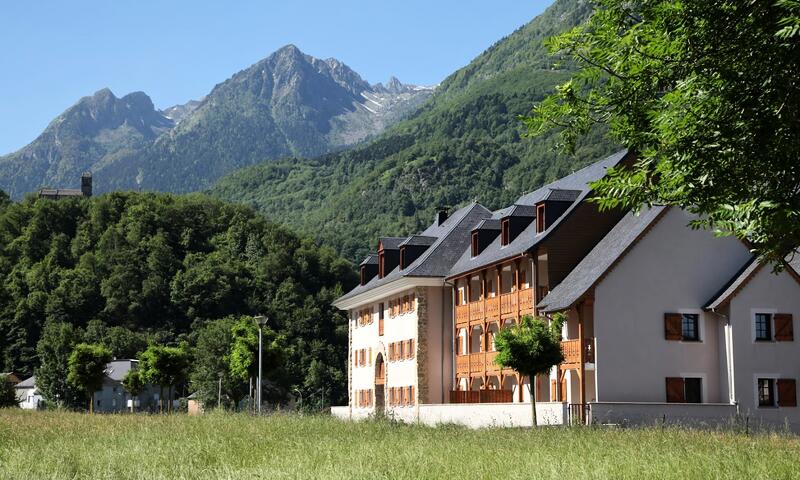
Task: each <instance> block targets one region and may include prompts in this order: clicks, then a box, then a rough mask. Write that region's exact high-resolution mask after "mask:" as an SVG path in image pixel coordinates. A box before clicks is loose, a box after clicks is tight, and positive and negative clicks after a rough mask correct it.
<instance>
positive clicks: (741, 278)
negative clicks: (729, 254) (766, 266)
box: [703, 257, 761, 310]
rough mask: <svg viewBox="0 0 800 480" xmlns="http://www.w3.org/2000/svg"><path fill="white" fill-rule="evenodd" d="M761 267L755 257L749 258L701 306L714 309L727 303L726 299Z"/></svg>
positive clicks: (734, 293)
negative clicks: (704, 304)
mask: <svg viewBox="0 0 800 480" xmlns="http://www.w3.org/2000/svg"><path fill="white" fill-rule="evenodd" d="M760 269H761V263H759V262H758V261H757V260H756V257H752V258H750V260H748V261H747V262H746V263H745V264H744V265H743V266H742V268H740V269H739V271H738V272H736V274H735V275H734V276H733V277H732V278H731V279H730V280H728V283H726V284H725V285H723V286H722V288H721V289H720V290H719V291H718V292H717V293H716V294H714V296H713V297H711V299H710V300H709V301H708V302H706V306H705V307H703V308H704V309H706V310H715V309H717V308H719V307H721V306H722V305H724V304H726V303H728V301H729V300H730V299H731V298H732V297H733V296H734V295H736V293H737V292H738V291H739V290H741V289H742V287H744V286H745V285H746V284H747V282H749V281H750V279H751V278H753V275H755V274H756V272H758V271H759V270H760Z"/></svg>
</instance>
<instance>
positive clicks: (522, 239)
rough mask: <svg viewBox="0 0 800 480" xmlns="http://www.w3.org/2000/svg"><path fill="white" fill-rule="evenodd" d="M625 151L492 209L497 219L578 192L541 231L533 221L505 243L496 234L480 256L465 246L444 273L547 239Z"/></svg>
mask: <svg viewBox="0 0 800 480" xmlns="http://www.w3.org/2000/svg"><path fill="white" fill-rule="evenodd" d="M627 153H628V151H627V150H622V151H619V152H617V153H615V154H613V155H611V156H609V157H607V158H604V159H603V160H600V161H598V162H595V163H593V164H591V165H589V166H587V167H584V168H582V169H580V170H578V171H577V172H574V173H572V174H570V175H567V176H566V177H564V178H561V179H558V180H556V181H554V182H551V183H548V184H547V185H544V186H542V187H541V188H539V189H537V190H535V191H533V192H530V193H527V194H525V195H522V196H521V197H519V198H518V199H517V201H516V202H515V203H514V205H511V206H510V207H506V208H503V209H500V210H497V211H495V212H494V213H493V214H492V218H493V219H500V218H503V217H505V216H506V215H508V214H509V213H510V212H513V211H515V209H517V208H519V207H520V206H523V205H528V206H531V207H530V208H535V207H533V206H535V205H536V204H537V203H539V202H541V201H544V200H548V199H550V198H549V197H551V196H554V197H558V198H571V197H573V196H575V194H574V193H569V192H576V191H577V192H579V194H578V196H577V197H575V201H574V202H573V204H572V205H570V207H569V208H568V209H567V210H566V211H565V212H564V213H563V214H562V215H561V216H560V217H559V218H558V219H557V220H556V221H554V222H553V223H552V224H551V225H550V226H549V227H548V228H547V230H545V231H544V232H542V233H540V234H538V235H537V234H536V222H531V224H530V225H528V227H527V228H525V230H523V231H522V232H521V233H520V234H519V235H517V237H516V238H515V239H514V240H513V241H512V242H511V243H509V244H508V245H505V246H503V245H501V240H502V239H501V238H500V237H499V236H498V237H497V238H495V239H494V241H493V242H492V243H490V244H489V245H488V246H487V247H486V248H485V249H484V250H483V251H482V252H481V253H480V254H479V255H477V256H475V257H473V256H472V252H471V251H470V249H466V248H465V249H464V250H463V251H462V252H459V257H460V258H459V260H458V261H457V262H456V263H455V265H453V268H451V269H450V273H448V275H447V276H448V277H455V276H458V275H461V274H463V273H467V272H469V271H472V270H476V269H480V268H483V267H485V266H487V265H491V264H493V263H497V262H500V261H502V260H506V259H509V258H513V257H516V256H519V255H522V254H523V253H525V252H526V251H528V250H530V249H531V248H532V247H534V246H535V245H536V244H537V243H539V242H541V241H542V240H544V239H545V238H547V236H548V235H549V234H550V232H552V231H554V230H555V229H556V228H558V226H559V225H560V224H561V222H563V221H564V219H565V218H567V217H568V216H569V215H570V213H571V212H572V211H573V210H574V209H575V208H576V206H577V205H579V204H580V202H582V201H583V200H584V199H585V198H586V197H587V196H588V195H589V193H590V192H591V189H590V188H589V184H590V183H591V182H594V181H595V180H599V179H601V178H603V177H604V176H605V174H606V170H608V169H609V168H610V167H613V166H615V165H617V164H618V163H619V162H620V161H622V159H623V158H625V156H626V155H627ZM564 192H567V193H564Z"/></svg>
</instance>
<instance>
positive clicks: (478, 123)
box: [212, 0, 615, 260]
mask: <svg viewBox="0 0 800 480" xmlns="http://www.w3.org/2000/svg"><path fill="white" fill-rule="evenodd" d="M590 12H591V5H590V4H588V3H586V2H584V1H581V0H559V1H557V2H556V3H555V4H554V5H552V6H551V7H550V8H549V9H548V10H547V11H545V12H544V13H543V14H542V15H540V16H538V17H537V18H535V19H534V20H533V21H531V22H530V23H528V24H526V25H525V26H523V27H522V28H520V29H518V30H517V31H516V32H514V33H513V34H511V35H510V36H508V37H507V38H505V39H503V40H501V41H499V42H498V43H497V44H495V45H494V46H492V47H491V48H489V49H488V50H487V51H486V52H484V53H483V54H481V55H480V56H479V57H477V58H476V59H475V60H474V61H473V62H471V63H470V64H469V65H468V66H466V67H464V68H463V69H461V70H459V71H457V72H455V73H454V74H452V75H451V76H450V77H448V78H447V79H446V80H445V81H444V82H443V83H442V85H441V86H440V87H439V88H438V89H437V91H436V93H434V95H433V97H432V98H431V99H430V100H429V101H428V102H427V103H426V104H425V106H423V107H422V109H421V110H420V111H418V112H417V113H416V114H415V116H414V117H413V118H411V119H409V120H407V121H405V122H401V123H400V124H398V125H396V126H395V127H394V128H392V129H390V130H389V131H388V132H387V133H385V134H383V135H382V136H380V137H379V138H378V139H376V140H375V141H372V142H370V143H369V144H367V145H366V146H363V147H359V148H356V149H353V150H350V151H345V152H341V153H337V154H331V155H327V156H324V157H321V158H318V159H313V160H306V159H297V158H294V159H289V160H285V161H282V162H269V163H263V164H260V165H258V166H255V167H250V168H246V169H243V170H240V171H238V172H235V173H234V174H232V175H229V176H228V177H226V178H223V179H222V180H221V181H220V182H219V183H218V184H217V185H216V186H215V187H214V188H213V189H212V193H213V194H214V195H216V196H219V197H222V198H225V199H228V200H233V201H238V202H244V203H246V204H249V205H252V206H254V207H256V208H258V209H260V210H261V211H263V212H264V213H265V214H266V215H267V216H268V217H270V218H272V219H274V220H275V221H278V222H283V223H287V224H289V225H292V226H294V227H296V228H298V229H299V230H301V231H303V232H305V233H308V234H312V235H315V236H316V237H317V238H318V239H319V240H321V241H323V242H324V243H326V244H328V245H333V246H335V248H337V249H338V250H339V251H340V252H341V253H342V254H343V255H345V256H346V257H348V258H350V259H352V260H357V259H359V257H361V256H362V255H364V254H365V253H366V252H367V251H368V250H369V249H370V248H374V243H375V239H376V237H377V236H378V235H379V234H384V235H392V234H406V233H408V232H411V231H414V230H418V229H420V228H422V227H423V226H424V225H427V224H428V223H430V221H431V219H432V218H433V213H434V211H435V210H436V209H437V208H438V207H440V206H449V207H454V206H457V205H459V204H463V203H464V202H467V201H470V200H473V199H476V200H478V201H480V202H482V203H483V204H485V205H487V206H489V207H491V208H496V207H500V206H502V205H504V204H507V203H509V202H513V200H514V199H515V198H517V197H518V196H519V195H520V194H522V193H524V192H525V191H529V190H532V189H534V188H536V187H537V186H539V185H541V184H542V183H544V182H545V181H548V180H552V179H554V178H556V177H558V176H561V175H564V174H567V173H569V172H570V171H572V170H576V169H578V168H580V167H583V166H584V165H586V164H588V163H591V162H592V161H595V160H597V159H599V158H601V157H603V156H604V155H606V154H608V153H609V152H611V151H612V150H614V148H615V147H614V145H612V144H611V143H610V142H608V141H607V140H605V139H604V137H603V135H602V133H603V132H600V131H597V132H595V133H594V135H592V136H590V137H589V138H587V139H585V140H584V141H583V143H582V144H581V145H579V146H578V148H577V150H576V151H575V153H574V154H573V155H566V154H561V153H557V152H556V151H554V145H555V142H556V134H555V133H553V134H552V135H550V136H546V137H539V138H535V139H527V138H523V134H524V132H525V130H524V126H523V125H522V123H521V122H520V121H519V119H518V117H519V116H520V115H523V114H526V113H528V112H529V111H530V109H531V107H532V106H533V104H534V103H535V102H536V101H538V100H540V99H542V98H544V96H545V95H546V94H547V93H548V92H550V91H552V89H553V87H554V86H555V85H557V84H559V83H560V82H562V81H564V80H565V79H567V78H569V76H570V73H571V72H572V67H571V65H568V64H564V65H559V64H557V63H555V61H554V59H553V58H552V57H550V56H549V54H548V52H547V49H546V48H545V46H544V45H543V42H544V40H545V39H546V38H548V37H550V36H552V35H553V34H555V33H557V32H560V31H564V30H566V29H568V28H569V27H571V26H573V25H576V24H577V23H579V22H581V21H583V20H584V19H586V18H587V17H588V15H589V13H590Z"/></svg>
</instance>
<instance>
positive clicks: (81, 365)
mask: <svg viewBox="0 0 800 480" xmlns="http://www.w3.org/2000/svg"><path fill="white" fill-rule="evenodd" d="M112 358H113V357H112V356H111V351H110V350H109V349H107V348H105V347H103V346H102V345H92V344H88V343H80V344H78V345H75V348H73V349H72V353H71V354H70V356H69V360H68V361H67V382H68V383H69V384H70V385H72V386H73V387H75V388H76V389H77V390H78V391H80V392H82V393H83V394H84V395H85V396H86V397H89V398H91V396H92V395H93V394H94V392H96V391H97V390H100V388H102V386H103V378H104V377H105V371H106V364H108V362H110V361H111V359H112Z"/></svg>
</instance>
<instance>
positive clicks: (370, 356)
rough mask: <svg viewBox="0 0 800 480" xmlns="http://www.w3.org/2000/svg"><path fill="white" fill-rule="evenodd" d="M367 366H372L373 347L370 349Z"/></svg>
mask: <svg viewBox="0 0 800 480" xmlns="http://www.w3.org/2000/svg"><path fill="white" fill-rule="evenodd" d="M367 365H369V366H372V347H369V356H368V357H367Z"/></svg>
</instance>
